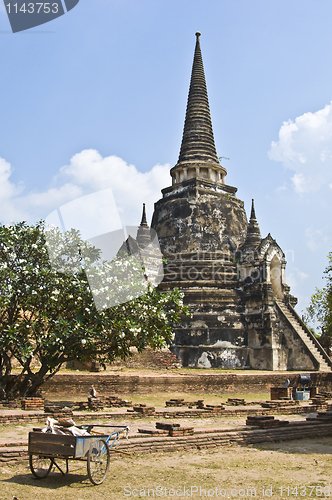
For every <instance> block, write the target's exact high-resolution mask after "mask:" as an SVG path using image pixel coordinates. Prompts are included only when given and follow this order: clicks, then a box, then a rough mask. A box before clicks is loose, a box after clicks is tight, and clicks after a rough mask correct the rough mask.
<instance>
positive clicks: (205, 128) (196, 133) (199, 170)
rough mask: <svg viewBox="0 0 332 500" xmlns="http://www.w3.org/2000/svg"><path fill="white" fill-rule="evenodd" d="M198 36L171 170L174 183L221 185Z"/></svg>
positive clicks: (220, 173) (198, 35) (221, 172)
mask: <svg viewBox="0 0 332 500" xmlns="http://www.w3.org/2000/svg"><path fill="white" fill-rule="evenodd" d="M200 35H201V34H200V32H199V31H197V33H196V47H195V54H194V61H193V66H192V72H191V81H190V88H189V95H188V102H187V111H186V119H185V124H184V129H183V137H182V144H181V149H180V154H179V159H178V162H177V164H176V165H175V167H173V168H172V170H171V175H172V177H173V184H174V183H177V182H181V181H182V180H185V179H187V178H192V177H203V178H206V179H209V180H212V181H217V182H220V181H222V182H223V183H224V179H225V175H226V174H227V171H226V169H225V168H223V167H222V166H221V165H220V164H219V160H218V156H217V151H216V147H215V143H214V136H213V130H212V122H211V116H210V108H209V100H208V94H207V88H206V82H205V74H204V67H203V60H202V53H201V46H200V40H199V37H200ZM209 169H210V170H209Z"/></svg>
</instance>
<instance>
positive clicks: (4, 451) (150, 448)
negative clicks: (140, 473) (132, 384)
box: [0, 421, 332, 463]
mask: <svg viewBox="0 0 332 500" xmlns="http://www.w3.org/2000/svg"><path fill="white" fill-rule="evenodd" d="M330 435H332V423H326V424H325V423H320V424H315V423H313V422H303V421H299V422H291V423H289V425H287V426H285V427H279V428H278V427H276V428H272V429H257V428H255V427H249V426H240V427H238V428H235V429H234V428H233V429H232V430H224V431H218V430H210V431H209V430H208V431H197V432H195V433H194V435H183V436H176V437H171V436H167V437H166V436H153V437H151V436H148V437H141V435H140V436H133V437H130V438H129V439H128V440H126V439H121V440H120V441H119V444H118V446H117V447H116V449H117V450H119V451H124V452H126V453H138V454H142V453H143V454H144V453H158V452H173V451H181V450H191V449H199V450H201V449H209V448H217V447H219V446H227V445H230V444H233V443H238V444H242V445H249V444H257V443H264V442H278V441H288V440H295V439H304V438H319V437H326V436H330ZM27 460H28V452H27V443H16V446H14V443H12V444H10V443H9V445H8V446H2V447H0V463H4V462H7V463H10V462H17V461H27Z"/></svg>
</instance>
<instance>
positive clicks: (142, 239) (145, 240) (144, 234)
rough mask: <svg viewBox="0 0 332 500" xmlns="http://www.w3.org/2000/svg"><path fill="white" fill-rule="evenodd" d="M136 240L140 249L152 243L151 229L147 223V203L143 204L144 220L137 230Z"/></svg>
mask: <svg viewBox="0 0 332 500" xmlns="http://www.w3.org/2000/svg"><path fill="white" fill-rule="evenodd" d="M136 240H137V243H138V246H139V247H145V246H147V245H150V243H151V234H150V228H149V226H148V223H147V221H146V212H145V203H143V213H142V220H141V224H140V225H139V226H138V229H137V236H136Z"/></svg>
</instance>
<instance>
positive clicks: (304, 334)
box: [275, 300, 332, 372]
mask: <svg viewBox="0 0 332 500" xmlns="http://www.w3.org/2000/svg"><path fill="white" fill-rule="evenodd" d="M275 302H276V305H277V307H278V309H279V311H280V312H281V313H282V315H283V316H284V317H285V318H286V320H287V321H288V323H289V324H290V325H291V327H292V328H293V329H294V330H295V331H296V333H297V335H298V336H299V337H300V339H301V340H302V342H303V343H304V344H305V346H306V347H307V348H308V350H309V351H310V353H311V355H312V356H313V357H314V359H315V360H316V362H317V364H318V370H319V371H323V372H330V371H331V369H332V360H331V358H330V357H329V355H328V354H327V352H326V351H325V350H324V349H323V347H322V346H321V345H320V344H319V342H318V341H317V339H316V337H315V336H314V335H313V334H312V332H311V331H310V330H309V329H308V328H307V327H306V325H305V324H304V323H303V321H302V320H301V319H300V317H299V316H298V315H297V313H296V312H295V310H294V309H293V308H292V306H291V305H286V304H284V303H283V302H281V301H280V300H276V301H275Z"/></svg>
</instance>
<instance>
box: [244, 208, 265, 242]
mask: <svg viewBox="0 0 332 500" xmlns="http://www.w3.org/2000/svg"><path fill="white" fill-rule="evenodd" d="M261 241H262V237H261V231H260V229H259V225H258V222H257V219H256V213H255V205H254V200H252V202H251V214H250V220H249V224H248V229H247V236H246V240H245V242H244V246H245V247H248V248H249V247H255V246H257V245H259V243H260V242H261Z"/></svg>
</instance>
